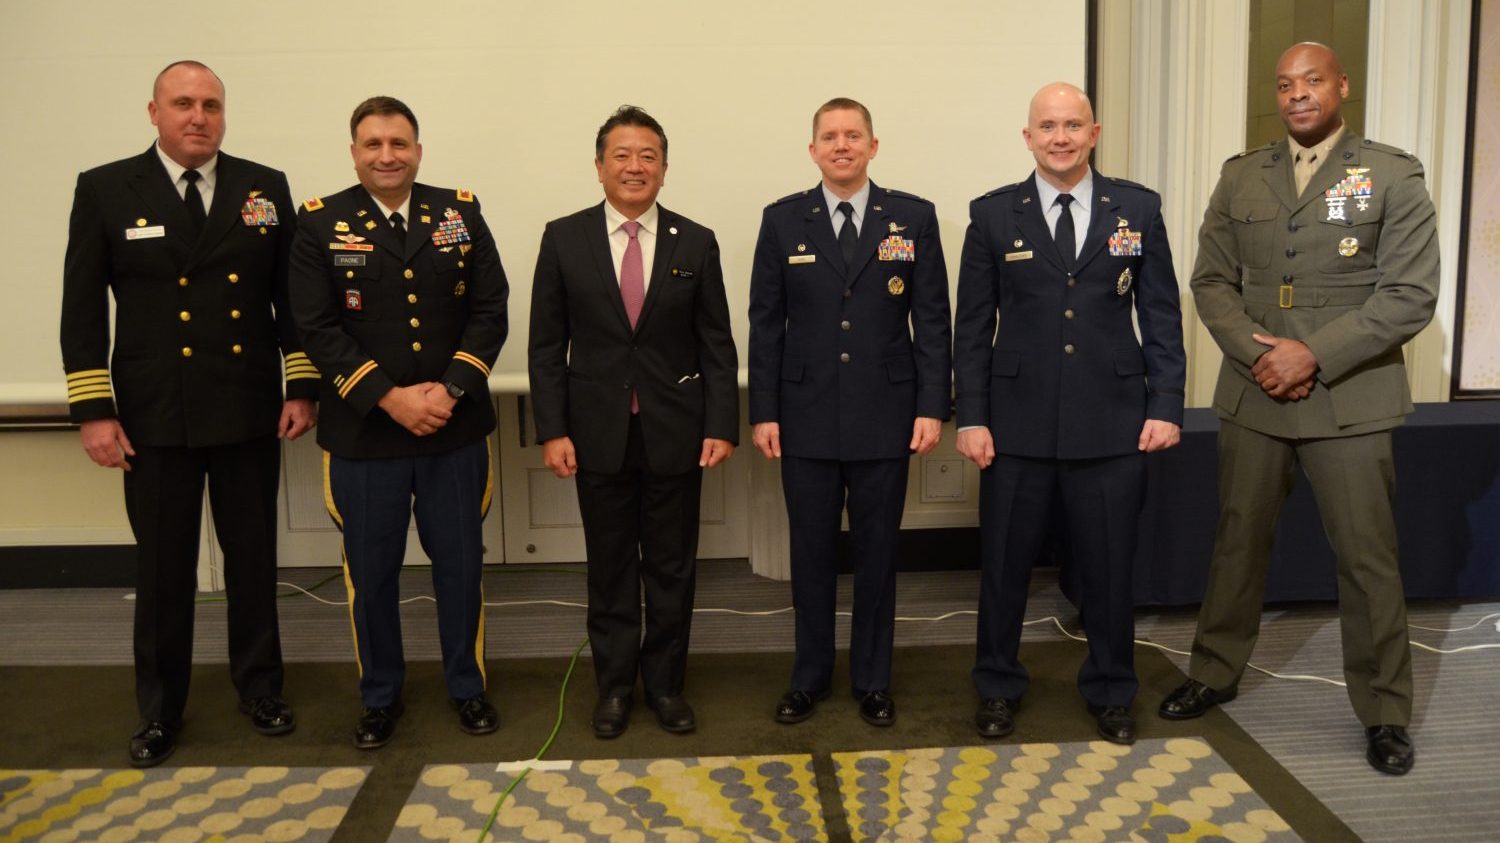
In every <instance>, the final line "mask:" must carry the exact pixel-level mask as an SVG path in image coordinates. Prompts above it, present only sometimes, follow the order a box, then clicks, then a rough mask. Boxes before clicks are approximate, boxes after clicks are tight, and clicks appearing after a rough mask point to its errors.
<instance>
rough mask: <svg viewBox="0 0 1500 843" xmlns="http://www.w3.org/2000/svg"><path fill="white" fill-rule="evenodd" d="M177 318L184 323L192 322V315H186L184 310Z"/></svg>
mask: <svg viewBox="0 0 1500 843" xmlns="http://www.w3.org/2000/svg"><path fill="white" fill-rule="evenodd" d="M177 318H178V319H181V320H182V321H184V322H190V321H192V318H193V314H191V313H188V312H187V311H186V310H184V311H183V312H181V313H179V314H177Z"/></svg>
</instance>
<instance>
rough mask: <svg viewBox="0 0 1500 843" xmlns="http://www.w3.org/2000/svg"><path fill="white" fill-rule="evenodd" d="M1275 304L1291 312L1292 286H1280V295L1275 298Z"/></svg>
mask: <svg viewBox="0 0 1500 843" xmlns="http://www.w3.org/2000/svg"><path fill="white" fill-rule="evenodd" d="M1276 303H1277V304H1279V305H1281V308H1282V309H1283V310H1291V308H1292V285H1291V284H1282V285H1281V291H1280V295H1279V296H1277V302H1276Z"/></svg>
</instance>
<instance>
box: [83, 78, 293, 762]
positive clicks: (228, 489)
mask: <svg viewBox="0 0 1500 843" xmlns="http://www.w3.org/2000/svg"><path fill="white" fill-rule="evenodd" d="M146 111H147V113H148V114H149V115H150V117H151V122H152V124H153V125H155V126H156V129H157V141H156V143H155V144H154V145H153V146H152V147H151V148H150V149H147V150H146V151H145V152H144V153H143V154H141V155H137V156H135V157H133V158H126V159H124V160H122V161H116V162H114V163H113V164H106V165H104V166H102V167H98V168H95V169H93V170H89V171H88V172H86V173H83V174H82V175H80V176H79V177H78V189H77V192H76V193H75V194H74V198H73V213H72V218H71V219H70V221H69V225H68V248H67V258H66V262H65V265H64V269H63V305H62V331H61V340H62V353H63V368H64V369H65V370H66V372H67V377H68V409H69V414H70V416H71V417H72V419H73V421H75V422H77V423H78V424H79V425H80V426H81V427H82V434H83V447H84V450H85V451H87V452H88V455H89V457H90V458H91V459H92V460H93V461H94V462H95V463H97V464H99V465H101V466H104V467H106V468H119V469H122V470H123V471H124V478H125V507H126V512H127V514H128V515H129V518H130V526H131V531H132V532H133V533H134V534H135V540H136V560H137V561H136V566H137V567H136V602H135V673H136V701H137V704H138V705H139V707H140V714H141V719H142V721H143V722H142V724H141V726H140V728H138V729H137V730H136V732H135V734H134V735H133V736H132V737H131V740H130V763H131V764H132V765H133V766H136V767H150V766H153V765H155V764H159V763H161V762H162V761H164V760H165V759H166V758H167V756H169V755H171V754H172V751H173V749H174V748H175V747H176V739H177V733H178V731H179V730H180V729H181V727H182V713H183V709H184V708H185V707H186V705H187V694H188V679H189V674H190V672H191V669H192V653H193V615H194V603H193V598H194V595H195V593H196V591H197V574H196V569H197V565H198V533H199V523H200V520H201V518H202V510H203V484H204V480H205V478H206V479H207V482H208V489H209V503H210V506H211V507H212V511H213V518H214V532H215V533H216V534H217V536H218V538H219V544H220V547H222V548H223V550H224V581H225V588H226V590H227V594H228V600H229V603H228V611H229V663H230V675H231V677H232V678H233V680H234V685H235V688H236V690H238V691H239V695H240V700H241V702H240V709H241V710H242V711H243V712H245V713H246V714H248V715H249V716H250V720H251V724H252V725H253V726H254V727H255V729H256V731H258V732H260V733H262V734H266V735H280V734H285V733H287V732H290V731H291V730H292V728H293V727H294V725H295V721H294V720H293V716H292V709H291V707H290V706H289V705H287V703H286V702H285V701H284V700H283V699H282V698H281V690H282V665H281V639H280V634H279V632H278V628H277V621H276V495H277V490H278V487H279V485H280V469H281V456H280V449H281V445H280V443H279V442H278V437H284V438H287V439H295V438H297V437H298V436H300V435H302V434H303V433H305V432H306V431H307V430H308V429H309V428H311V427H312V426H313V424H314V423H315V422H316V420H317V405H316V404H315V403H314V402H313V400H312V399H313V398H314V397H315V396H316V395H317V388H318V373H317V371H316V370H315V369H314V368H313V367H312V365H311V364H310V363H309V362H308V360H307V356H306V355H305V354H303V353H302V352H301V350H300V348H301V346H300V345H299V344H298V342H297V337H296V333H295V330H294V329H293V326H292V322H291V314H290V310H289V309H288V308H287V306H286V293H287V288H286V279H287V253H288V250H289V249H290V248H291V243H292V234H293V231H294V227H295V219H294V218H293V216H292V205H291V199H290V197H289V195H288V190H287V182H286V176H284V175H283V174H282V173H280V172H279V171H276V170H272V169H270V168H268V167H263V166H261V165H259V164H255V163H253V162H250V161H245V160H243V159H240V158H234V157H232V156H229V155H226V154H223V153H221V152H220V151H219V145H220V143H221V142H222V141H223V139H224V85H223V83H222V82H221V81H220V80H219V77H218V76H216V75H215V74H214V72H213V71H212V70H210V69H208V67H206V66H204V65H203V64H200V63H198V62H195V61H180V62H175V63H173V64H171V65H168V66H167V68H166V69H165V70H163V71H162V72H161V73H160V74H159V75H158V76H157V77H156V84H155V87H154V89H153V91H152V99H151V102H150V104H149V105H148V106H147V108H146ZM111 292H113V294H114V299H115V305H116V311H115V324H114V355H113V359H112V360H111V357H110V324H109V294H110V293H111ZM283 357H284V358H285V378H286V397H285V398H284V399H283V396H282V375H283ZM111 384H113V388H111Z"/></svg>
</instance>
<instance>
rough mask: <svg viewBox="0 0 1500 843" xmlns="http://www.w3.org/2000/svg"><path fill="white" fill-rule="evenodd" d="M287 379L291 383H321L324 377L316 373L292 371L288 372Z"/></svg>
mask: <svg viewBox="0 0 1500 843" xmlns="http://www.w3.org/2000/svg"><path fill="white" fill-rule="evenodd" d="M286 379H287V380H289V381H320V380H322V379H323V376H322V375H320V374H318V373H317V372H316V371H311V372H293V371H291V370H287V373H286Z"/></svg>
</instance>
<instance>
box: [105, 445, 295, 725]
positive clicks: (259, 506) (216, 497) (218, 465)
mask: <svg viewBox="0 0 1500 843" xmlns="http://www.w3.org/2000/svg"><path fill="white" fill-rule="evenodd" d="M130 465H131V470H130V471H127V472H124V475H125V510H126V513H127V514H128V516H129V518H130V529H131V531H132V532H133V533H134V534H135V543H136V599H135V693H136V704H137V705H138V706H139V708H140V713H141V717H142V718H143V719H146V720H161V721H164V722H167V723H173V724H175V723H178V722H180V721H181V720H182V712H183V710H184V709H185V708H186V706H187V696H188V680H189V678H190V674H191V672H192V665H193V618H194V614H195V608H196V607H195V604H194V600H195V598H196V597H197V594H198V575H197V569H198V539H199V535H200V529H201V526H200V525H201V524H202V521H203V484H204V481H205V479H206V480H207V482H208V498H209V504H210V509H211V511H212V512H213V519H214V531H215V533H216V534H217V536H218V539H219V547H220V548H222V549H223V551H224V571H223V575H224V586H225V593H226V598H227V601H228V613H229V619H228V620H229V673H230V677H231V678H232V679H233V681H234V687H235V689H236V690H237V691H238V692H239V695H240V698H241V699H253V698H255V697H261V696H268V695H272V694H280V693H281V683H282V668H281V635H280V631H279V628H278V626H277V619H276V495H277V488H278V485H279V481H280V478H281V443H280V441H279V440H278V439H277V438H276V437H275V436H267V437H263V438H260V439H254V440H251V441H249V442H241V443H236V444H232V445H218V446H213V447H206V448H188V447H151V446H137V447H136V454H135V456H134V457H131V458H130Z"/></svg>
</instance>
